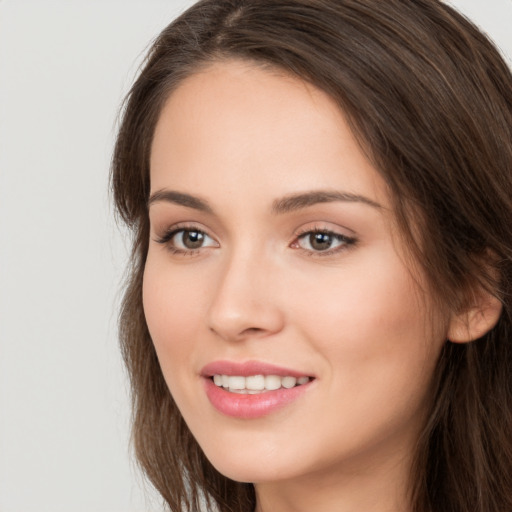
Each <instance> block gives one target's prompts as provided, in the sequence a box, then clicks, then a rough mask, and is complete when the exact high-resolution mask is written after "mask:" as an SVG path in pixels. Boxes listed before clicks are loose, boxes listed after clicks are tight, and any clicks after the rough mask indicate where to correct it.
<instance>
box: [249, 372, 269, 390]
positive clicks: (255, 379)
mask: <svg viewBox="0 0 512 512" xmlns="http://www.w3.org/2000/svg"><path fill="white" fill-rule="evenodd" d="M245 389H250V390H251V391H262V390H264V389H265V377H264V376H263V375H251V376H250V377H246V378H245Z"/></svg>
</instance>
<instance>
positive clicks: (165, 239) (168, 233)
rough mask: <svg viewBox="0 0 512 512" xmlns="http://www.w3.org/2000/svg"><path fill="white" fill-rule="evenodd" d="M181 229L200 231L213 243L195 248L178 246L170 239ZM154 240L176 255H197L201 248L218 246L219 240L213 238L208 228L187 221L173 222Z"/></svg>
mask: <svg viewBox="0 0 512 512" xmlns="http://www.w3.org/2000/svg"><path fill="white" fill-rule="evenodd" d="M181 231H195V232H198V233H202V234H203V235H205V237H208V238H209V239H210V240H212V241H213V242H214V244H209V245H206V246H201V247H198V248H196V249H184V248H179V247H176V246H174V245H172V244H171V241H172V239H173V238H174V237H175V236H176V235H177V234H178V233H180V232H181ZM154 241H155V242H157V243H159V244H162V245H164V246H165V247H166V248H167V249H168V250H169V251H171V252H172V253H173V254H177V255H183V256H186V255H197V254H198V253H199V252H200V251H201V250H203V249H209V248H212V247H219V246H220V244H219V242H218V241H217V240H216V239H215V237H214V236H212V235H210V234H209V233H208V230H207V229H205V228H203V227H202V226H198V225H197V224H193V223H187V222H179V223H177V224H173V225H171V226H170V227H168V228H166V229H165V230H164V233H163V234H162V235H158V236H157V237H156V238H154Z"/></svg>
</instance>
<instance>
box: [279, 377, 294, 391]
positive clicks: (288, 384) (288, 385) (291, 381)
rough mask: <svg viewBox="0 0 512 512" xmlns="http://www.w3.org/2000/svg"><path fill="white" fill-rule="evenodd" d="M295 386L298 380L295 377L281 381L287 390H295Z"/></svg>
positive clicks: (284, 378)
mask: <svg viewBox="0 0 512 512" xmlns="http://www.w3.org/2000/svg"><path fill="white" fill-rule="evenodd" d="M295 384H297V379H296V378H295V377H283V380H282V381H281V385H282V386H283V388H286V389H291V388H294V387H295Z"/></svg>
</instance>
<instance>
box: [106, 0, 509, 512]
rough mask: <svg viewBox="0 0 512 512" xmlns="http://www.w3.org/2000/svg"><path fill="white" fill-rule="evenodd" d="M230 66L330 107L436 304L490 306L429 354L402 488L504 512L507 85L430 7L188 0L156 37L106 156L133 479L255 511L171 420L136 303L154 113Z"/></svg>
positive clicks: (494, 55)
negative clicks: (462, 333) (116, 241)
mask: <svg viewBox="0 0 512 512" xmlns="http://www.w3.org/2000/svg"><path fill="white" fill-rule="evenodd" d="M230 58H237V59H245V60H249V61H252V62H255V63H259V64H263V65H266V66H270V67H275V68H278V69H280V70H282V71H285V72H287V73H289V74H292V75H294V76H297V77H300V78H301V79H302V80H306V81H308V82H310V83H312V84H313V85H315V86H316V87H318V88H320V89H322V90H323V91H325V92H326V93H327V94H329V95H330V96H331V97H332V98H333V99H335V100H336V101H337V103H338V104H339V106H340V108H341V109H342V110H343V112H344V113H345V115H346V116H347V118H348V119H349V122H350V124H351V127H352V129H353V131H354V134H355V135H356V137H357V138H358V140H359V142H360V144H361V146H362V148H363V149H364V150H365V152H366V154H367V155H368V158H369V159H370V160H371V161H372V162H373V164H374V165H375V167H376V168H377V170H378V171H379V172H380V173H381V174H382V176H383V177H384V179H385V180H386V182H387V184H388V186H389V189H390V190H391V193H392V196H393V198H394V206H395V211H396V218H397V221H398V223H399V226H400V227H401V229H402V231H403V233H404V236H405V238H406V240H407V241H408V245H409V247H410V248H411V251H412V252H413V254H414V255H415V257H416V259H417V260H418V261H419V262H420V264H421V265H422V266H423V268H424V271H425V273H426V275H427V276H428V279H429V282H430V286H431V290H430V292H431V293H433V294H435V296H436V297H437V298H438V300H439V301H440V303H441V304H442V305H443V307H445V308H446V310H447V311H453V310H456V309H457V308H460V307H462V306H461V304H462V302H461V299H460V298H461V296H463V295H464V294H466V296H467V294H468V293H469V292H468V290H471V289H475V286H479V287H484V288H485V289H486V290H488V291H490V292H491V293H493V294H494V295H495V296H496V297H498V298H499V300H500V301H501V302H502V304H503V312H502V315H501V317H500V319H499V321H498V323H497V325H496V326H495V327H494V328H493V329H492V330H491V331H490V332H489V333H487V334H486V335H485V336H483V337H482V338H481V339H479V340H476V341H474V342H471V343H466V344H454V343H450V342H447V343H446V344H445V346H444V348H443V351H442V353H441V356H440V359H439V361H438V364H437V368H436V371H435V374H434V376H433V379H432V391H431V396H432V403H431V407H430V411H429V417H428V421H427V422H426V425H425V429H424V432H423V434H422V436H421V438H420V439H419V441H418V446H417V451H416V454H415V463H414V467H413V469H412V473H411V486H410V490H411V503H412V509H413V510H414V511H415V512H434V511H435V512H470V511H471V512H505V511H510V510H512V76H511V73H510V70H509V69H508V67H507V65H506V64H505V63H504V61H503V59H502V58H501V57H500V55H499V53H498V52H497V50H496V49H495V48H494V46H493V45H492V44H491V42H490V41H489V40H488V39H487V38H486V36H485V35H483V34H482V33H481V32H480V31H479V30H478V29H477V28H476V27H475V26H474V25H473V24H472V23H471V22H469V21H468V20H467V19H465V18H464V17H463V16H462V15H460V14H458V13H457V12H456V11H454V10H453V9H451V8H450V7H448V6H447V5H445V4H443V3H442V2H439V1H437V0H386V1H382V0H202V1H200V2H198V3H197V4H195V5H194V6H193V7H191V8H190V9H189V10H188V11H186V12H185V13H184V14H183V15H182V16H180V17H179V18H178V19H177V20H175V21H174V22H173V23H171V24H170V25H169V26H168V27H167V28H166V29H165V30H164V31H163V32H162V33H161V34H160V36H159V37H158V38H157V39H156V41H155V42H154V44H153V46H152V48H151V50H150V52H149V55H148V57H147V60H146V63H145V65H144V67H143V69H142V71H141V73H140V76H139V77H138V79H137V81H136V82H135V84H134V85H133V88H132V89H131V91H130V93H129V95H128V97H127V99H126V103H125V109H124V112H123V117H122V122H121V125H120V129H119V134H118V138H117V143H116V146H115V152H114V155H113V163H112V186H113V191H114V197H115V202H116V206H117V209H118V212H119V213H120V215H121V217H122V219H123V220H124V221H125V222H126V223H127V224H128V226H129V227H130V228H131V229H132V232H133V253H132V260H131V267H130V273H129V276H128V281H127V287H126V293H125V296H124V301H123V307H122V311H121V315H120V336H121V345H122V350H123V354H124V358H125V361H126V365H127V367H128V370H129V374H130V378H131V385H132V397H133V440H134V445H135V452H136V456H137V458H138V460H139V462H140V464H141V466H142V468H143V469H144V471H145V473H146V474H147V476H148V477H149V479H150V480H151V482H152V483H153V484H154V485H155V487H156V488H157V489H158V491H159V492H160V493H161V495H162V496H163V498H164V500H165V502H166V503H167V504H168V506H169V507H170V509H171V510H173V511H178V510H183V509H185V510H189V511H193V510H194V511H195V510H200V508H201V502H202V501H203V500H206V502H207V503H208V504H209V507H212V508H213V507H215V506H217V507H218V508H219V509H220V510H221V511H223V512H227V511H237V512H242V511H244V512H250V511H251V512H252V511H253V510H254V507H255V494H254V488H253V486H252V485H251V484H243V483H238V482H234V481H231V480H229V479H227V478H225V477H224V476H222V475H221V474H219V473H218V472H217V471H216V470H215V469H214V468H213V467H212V465H211V464H210V463H209V462H208V460H207V459H206V458H205V456H204V454H203V453H202V451H201V449H200V447H199V446H198V444H197V443H196V441H195V440H194V438H193V436H192V435H191V433H190V431H189V430H188V428H187V426H186V425H185V423H184V421H183V419H182V417H181V415H180V412H179V411H178V409H177V407H176V405H175V403H174V401H173V399H172V396H171V395H170V393H169V391H168V389H167V386H166V384H165V382H164V379H163V376H162V373H161V370H160V367H159V364H158V360H157V357H156V354H155V350H154V348H153V344H152V341H151V338H150V336H149V333H148V329H147V326H146V321H145V318H144V313H143V308H142V293H141V288H142V278H143V270H144V264H145V258H146V254H147V249H148V238H149V221H148V211H147V200H148V193H149V188H150V187H149V185H150V181H149V180H150V178H149V154H150V150H151V141H152V136H153V132H154V128H155V124H156V122H157V120H158V116H159V113H160V110H161V108H162V105H163V103H164V101H165V100H166V99H167V98H168V96H169V94H170V93H171V92H172V91H173V89H174V88H175V87H176V86H177V85H179V83H180V82H181V81H182V80H183V79H184V78H186V77H187V76H189V75H190V74H192V73H194V72H196V71H197V70H198V69H199V68H200V67H201V66H204V65H208V64H210V63H212V62H215V61H221V60H223V59H230ZM418 226H419V228H418ZM418 233H419V234H418Z"/></svg>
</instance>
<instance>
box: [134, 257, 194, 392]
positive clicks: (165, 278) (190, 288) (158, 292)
mask: <svg viewBox="0 0 512 512" xmlns="http://www.w3.org/2000/svg"><path fill="white" fill-rule="evenodd" d="M202 291H203V293H202ZM203 296H204V290H201V287H200V286H194V279H183V278H182V274H181V273H180V272H179V270H178V271H174V272H173V271H171V270H170V268H169V265H166V264H165V262H163V263H162V262H160V261H159V259H158V258H153V257H152V255H151V252H150V253H149V254H148V259H147V262H146V268H145V270H144V282H143V305H144V314H145V317H146V322H147V325H148V329H149V332H150V335H151V338H152V340H153V344H154V346H155V349H156V352H157V355H158V358H159V361H160V364H161V366H162V370H163V372H164V376H165V378H166V380H167V381H168V382H167V383H168V385H169V386H171V385H172V382H171V381H172V380H174V379H175V378H179V373H180V370H181V369H183V368H185V367H186V366H185V363H187V362H188V361H191V360H193V357H194V353H195V352H196V350H197V346H196V345H197V344H196V343H195V340H197V339H198V336H197V334H196V333H197V329H198V328H199V320H200V318H201V316H202V314H201V311H202V307H201V302H202V301H204V297H203ZM169 370H170V371H169Z"/></svg>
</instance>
